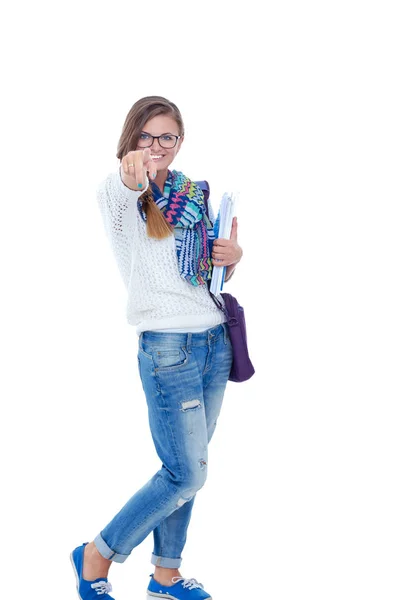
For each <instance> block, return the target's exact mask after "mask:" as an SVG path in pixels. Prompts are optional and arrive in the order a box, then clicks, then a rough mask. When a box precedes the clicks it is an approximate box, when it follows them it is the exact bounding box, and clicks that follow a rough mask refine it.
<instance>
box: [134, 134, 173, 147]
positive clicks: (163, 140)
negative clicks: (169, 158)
mask: <svg viewBox="0 0 397 600" xmlns="http://www.w3.org/2000/svg"><path fill="white" fill-rule="evenodd" d="M180 137H181V136H180V135H172V134H171V133H163V135H150V133H146V131H142V132H141V135H140V136H139V139H138V144H139V146H140V147H141V148H150V146H152V145H153V142H154V140H158V141H159V144H160V146H161V147H162V148H175V146H176V143H177V141H178V140H179V138H180Z"/></svg>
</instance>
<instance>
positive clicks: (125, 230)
mask: <svg viewBox="0 0 397 600" xmlns="http://www.w3.org/2000/svg"><path fill="white" fill-rule="evenodd" d="M147 187H148V182H147V184H146V187H145V189H144V190H143V191H142V192H141V191H134V190H130V189H129V188H128V187H126V186H125V185H124V183H123V182H122V180H121V176H120V172H119V171H118V172H116V173H111V174H110V175H108V176H107V177H106V179H105V180H103V181H102V182H101V183H100V185H99V186H98V188H97V201H98V205H99V209H100V212H101V214H102V218H103V224H104V227H105V231H106V235H107V237H108V239H109V241H110V244H111V246H112V249H113V252H114V255H115V257H116V259H117V262H118V265H119V269H120V272H121V275H122V277H123V280H124V283H125V284H126V286H127V285H128V279H129V275H130V270H131V256H132V243H133V236H134V224H135V223H136V215H137V210H138V208H137V200H138V198H139V196H140V195H141V194H143V192H144V191H145V190H146V189H147Z"/></svg>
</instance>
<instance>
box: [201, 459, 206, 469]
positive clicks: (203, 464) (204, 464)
mask: <svg viewBox="0 0 397 600" xmlns="http://www.w3.org/2000/svg"><path fill="white" fill-rule="evenodd" d="M199 465H200V469H201V470H203V469H205V467H206V466H207V463H206V461H205V460H204V459H203V458H201V459H200V460H199Z"/></svg>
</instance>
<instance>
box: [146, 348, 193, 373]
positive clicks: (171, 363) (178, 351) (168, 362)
mask: <svg viewBox="0 0 397 600" xmlns="http://www.w3.org/2000/svg"><path fill="white" fill-rule="evenodd" d="M188 358H189V355H188V353H187V351H186V349H185V348H184V347H174V348H162V349H160V348H154V349H153V352H152V359H153V363H154V368H155V369H156V371H171V370H173V369H179V368H180V367H183V366H184V365H185V364H186V363H187V361H188Z"/></svg>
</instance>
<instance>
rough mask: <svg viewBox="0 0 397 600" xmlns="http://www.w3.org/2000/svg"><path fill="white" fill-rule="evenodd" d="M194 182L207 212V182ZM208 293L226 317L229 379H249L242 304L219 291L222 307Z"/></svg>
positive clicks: (248, 358)
mask: <svg viewBox="0 0 397 600" xmlns="http://www.w3.org/2000/svg"><path fill="white" fill-rule="evenodd" d="M196 183H197V184H198V185H199V186H200V187H201V189H202V190H203V193H204V201H205V206H206V209H207V214H208V198H209V185H208V182H207V181H196ZM210 283H211V282H208V290H209V287H210ZM210 295H211V297H212V299H213V301H214V302H215V304H216V305H217V307H218V308H220V309H221V310H222V311H223V312H224V313H225V315H226V317H227V324H228V326H229V335H230V341H231V344H232V351H233V363H232V368H231V370H230V374H229V381H236V382H242V381H247V379H250V378H251V377H252V375H253V374H254V373H255V369H254V366H253V364H252V362H251V359H250V357H249V352H248V344H247V327H246V324H245V315H244V309H243V307H242V306H240V304H239V303H238V301H237V299H236V298H235V297H234V296H232V295H231V294H227V293H221V296H222V299H223V301H224V304H225V306H224V307H223V306H222V303H221V302H220V301H219V300H218V298H217V297H216V296H215V295H214V294H212V293H211V292H210Z"/></svg>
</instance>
